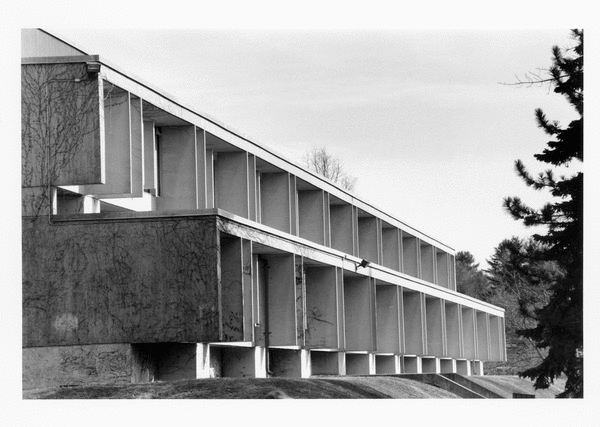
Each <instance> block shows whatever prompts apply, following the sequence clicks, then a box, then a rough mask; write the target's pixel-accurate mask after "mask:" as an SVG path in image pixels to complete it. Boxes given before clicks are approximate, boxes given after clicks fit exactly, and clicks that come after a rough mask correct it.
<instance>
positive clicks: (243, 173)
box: [214, 152, 249, 218]
mask: <svg viewBox="0 0 600 427" xmlns="http://www.w3.org/2000/svg"><path fill="white" fill-rule="evenodd" d="M247 170H248V154H247V153H246V152H224V153H218V155H217V161H216V162H215V172H214V174H215V201H216V205H217V207H218V208H220V209H223V210H225V211H227V212H231V213H232V214H235V215H239V216H241V217H243V218H248V210H249V204H248V171H247Z"/></svg>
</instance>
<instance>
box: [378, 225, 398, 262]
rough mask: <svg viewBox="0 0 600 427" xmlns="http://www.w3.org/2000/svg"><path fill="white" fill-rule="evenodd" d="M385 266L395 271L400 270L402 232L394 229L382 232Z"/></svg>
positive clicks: (385, 229) (390, 228)
mask: <svg viewBox="0 0 600 427" xmlns="http://www.w3.org/2000/svg"><path fill="white" fill-rule="evenodd" d="M381 240H382V246H383V248H382V252H383V266H384V267H387V268H390V269H392V270H395V271H401V270H400V241H401V239H400V230H398V229H397V228H394V227H389V228H382V230H381Z"/></svg>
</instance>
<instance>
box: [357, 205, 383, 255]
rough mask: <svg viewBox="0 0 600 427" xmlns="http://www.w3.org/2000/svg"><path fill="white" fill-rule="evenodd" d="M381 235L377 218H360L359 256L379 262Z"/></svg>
mask: <svg viewBox="0 0 600 427" xmlns="http://www.w3.org/2000/svg"><path fill="white" fill-rule="evenodd" d="M378 236H379V230H378V222H377V218H375V217H374V216H367V217H359V218H358V256H359V257H360V258H363V259H366V260H367V261H371V262H373V263H375V264H379V263H380V261H379V241H378V239H377V237H378Z"/></svg>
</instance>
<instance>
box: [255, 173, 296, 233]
mask: <svg viewBox="0 0 600 427" xmlns="http://www.w3.org/2000/svg"><path fill="white" fill-rule="evenodd" d="M260 186H261V188H260V195H261V223H262V224H264V225H268V226H269V227H273V228H276V229H277V230H281V231H283V232H285V233H290V231H291V211H290V187H289V177H288V174H287V173H263V174H261V177H260Z"/></svg>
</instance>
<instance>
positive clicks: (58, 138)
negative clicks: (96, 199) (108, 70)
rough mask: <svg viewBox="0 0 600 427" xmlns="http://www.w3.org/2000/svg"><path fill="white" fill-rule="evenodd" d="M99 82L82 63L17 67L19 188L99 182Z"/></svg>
mask: <svg viewBox="0 0 600 427" xmlns="http://www.w3.org/2000/svg"><path fill="white" fill-rule="evenodd" d="M76 79H79V81H76ZM98 82H99V80H98V78H97V77H88V75H87V72H86V65H85V63H83V64H35V65H32V64H30V65H22V66H21V143H22V154H21V159H22V185H23V187H34V186H40V185H42V186H45V185H48V183H50V184H52V185H80V184H94V183H102V182H103V180H104V163H103V162H104V123H103V120H102V114H103V108H102V96H101V95H102V86H101V85H99V84H98Z"/></svg>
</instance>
